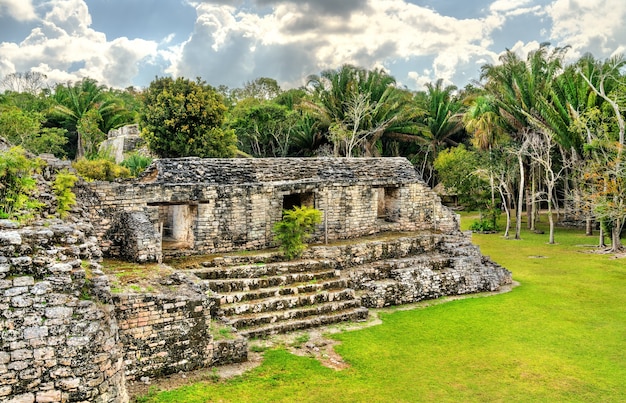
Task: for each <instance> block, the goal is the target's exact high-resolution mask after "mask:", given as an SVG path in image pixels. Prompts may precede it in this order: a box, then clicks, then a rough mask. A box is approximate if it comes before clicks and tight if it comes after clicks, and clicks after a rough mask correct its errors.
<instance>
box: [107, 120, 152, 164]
mask: <svg viewBox="0 0 626 403" xmlns="http://www.w3.org/2000/svg"><path fill="white" fill-rule="evenodd" d="M144 143H145V141H144V139H142V138H141V136H140V130H139V125H137V124H134V125H126V126H122V127H120V128H119V129H111V130H109V133H108V134H107V139H106V140H105V141H103V142H102V144H100V151H101V152H108V153H109V154H111V155H112V156H113V157H114V158H115V162H116V163H118V164H119V163H120V162H122V161H123V160H124V154H125V153H128V152H131V151H133V150H136V149H137V148H138V147H141V146H142V145H143V144H144Z"/></svg>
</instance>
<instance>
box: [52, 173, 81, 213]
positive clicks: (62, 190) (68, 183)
mask: <svg viewBox="0 0 626 403" xmlns="http://www.w3.org/2000/svg"><path fill="white" fill-rule="evenodd" d="M77 180H78V178H77V177H76V175H73V174H71V173H69V172H68V171H62V172H59V173H58V174H57V177H56V179H55V180H54V184H53V185H52V188H53V190H54V194H55V195H56V198H57V212H58V213H59V216H60V217H61V218H65V217H66V216H67V212H68V211H69V210H70V208H72V206H73V205H74V204H76V195H75V194H74V192H72V188H73V187H74V184H75V183H76V181H77Z"/></svg>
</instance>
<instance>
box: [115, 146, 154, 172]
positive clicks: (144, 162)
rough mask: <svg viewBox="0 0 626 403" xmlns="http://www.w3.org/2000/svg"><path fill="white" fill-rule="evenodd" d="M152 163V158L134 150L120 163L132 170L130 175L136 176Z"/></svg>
mask: <svg viewBox="0 0 626 403" xmlns="http://www.w3.org/2000/svg"><path fill="white" fill-rule="evenodd" d="M151 163H152V158H150V157H146V156H144V155H141V154H139V153H138V152H132V153H130V154H129V155H128V156H127V157H126V159H124V161H122V162H121V163H120V165H121V166H123V167H125V168H128V169H129V170H130V175H131V176H133V177H136V176H138V175H139V174H140V173H142V172H143V171H145V170H146V168H148V165H150V164H151Z"/></svg>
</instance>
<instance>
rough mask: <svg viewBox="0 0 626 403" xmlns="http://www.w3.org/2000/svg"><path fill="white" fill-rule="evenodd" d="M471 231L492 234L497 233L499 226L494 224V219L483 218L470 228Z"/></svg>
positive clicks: (473, 223) (474, 222)
mask: <svg viewBox="0 0 626 403" xmlns="http://www.w3.org/2000/svg"><path fill="white" fill-rule="evenodd" d="M469 229H470V230H472V231H474V232H492V231H497V230H498V226H497V225H496V224H495V223H494V220H493V219H492V218H486V217H483V218H481V219H478V220H475V221H473V222H472V224H471V225H470V226H469Z"/></svg>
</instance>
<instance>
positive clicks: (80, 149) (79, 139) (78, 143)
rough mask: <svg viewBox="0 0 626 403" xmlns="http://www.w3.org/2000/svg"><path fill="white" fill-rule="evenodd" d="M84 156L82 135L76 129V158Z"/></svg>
mask: <svg viewBox="0 0 626 403" xmlns="http://www.w3.org/2000/svg"><path fill="white" fill-rule="evenodd" d="M84 156H85V145H84V144H83V135H82V134H81V133H80V131H76V159H77V160H79V159H81V158H83V157H84Z"/></svg>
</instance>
